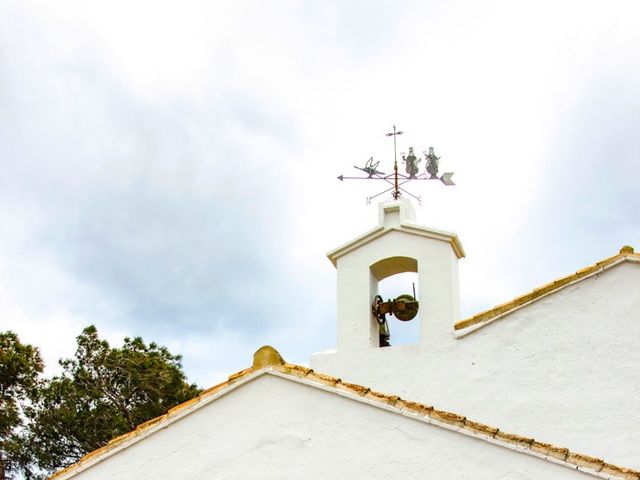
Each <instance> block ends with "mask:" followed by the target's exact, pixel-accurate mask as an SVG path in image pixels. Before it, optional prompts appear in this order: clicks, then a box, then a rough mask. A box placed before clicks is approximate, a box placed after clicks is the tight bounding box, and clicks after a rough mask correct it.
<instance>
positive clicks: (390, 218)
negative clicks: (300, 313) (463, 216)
mask: <svg viewBox="0 0 640 480" xmlns="http://www.w3.org/2000/svg"><path fill="white" fill-rule="evenodd" d="M378 209H379V210H378V226H377V227H375V228H373V229H372V230H369V231H368V232H366V233H365V234H363V235H361V236H359V237H356V238H355V239H353V240H351V241H350V242H348V243H346V244H344V245H342V246H340V247H338V248H336V249H335V250H332V251H331V252H329V253H328V254H327V256H328V257H329V260H331V262H332V263H333V264H334V266H335V267H336V270H337V290H338V291H337V323H338V345H337V351H338V353H341V352H343V351H345V352H346V351H353V352H361V353H365V352H366V351H367V350H369V349H378V348H379V347H380V346H381V345H380V335H379V332H380V325H379V322H378V321H377V318H376V315H375V314H374V313H372V307H373V305H374V303H375V300H376V296H377V295H378V283H379V282H380V281H382V280H384V279H385V278H387V277H390V276H391V275H395V274H397V273H403V272H414V273H417V274H418V285H419V290H418V292H416V294H417V299H416V300H417V301H418V303H419V307H418V314H417V315H418V318H419V319H420V340H419V344H420V345H423V346H425V347H428V345H430V344H432V343H434V342H436V341H437V340H438V338H442V337H443V336H447V335H452V333H453V324H454V323H455V322H456V321H457V320H458V319H459V308H460V306H459V303H460V301H459V287H458V259H459V258H462V257H464V250H463V249H462V245H461V244H460V241H459V240H458V237H457V236H456V235H455V234H453V233H448V232H443V231H439V230H434V229H430V228H425V227H422V226H419V225H417V224H416V223H415V211H414V209H413V206H412V205H411V202H410V201H409V200H395V201H391V202H387V203H381V204H380V205H379V207H378ZM392 335H393V333H392ZM391 348H394V347H391Z"/></svg>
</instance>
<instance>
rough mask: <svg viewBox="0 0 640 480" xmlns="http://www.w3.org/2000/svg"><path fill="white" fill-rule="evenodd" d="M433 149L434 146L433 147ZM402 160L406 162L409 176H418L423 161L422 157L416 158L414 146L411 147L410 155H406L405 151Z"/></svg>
mask: <svg viewBox="0 0 640 480" xmlns="http://www.w3.org/2000/svg"><path fill="white" fill-rule="evenodd" d="M431 149H432V150H433V147H432V148H431ZM402 161H403V162H404V163H406V164H407V165H406V171H407V173H408V174H409V178H416V175H417V174H418V171H419V170H420V169H419V168H418V164H419V163H420V162H421V161H422V159H420V158H416V156H415V155H414V153H413V147H409V155H407V156H406V157H405V155H404V153H403V154H402Z"/></svg>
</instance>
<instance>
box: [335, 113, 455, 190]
mask: <svg viewBox="0 0 640 480" xmlns="http://www.w3.org/2000/svg"><path fill="white" fill-rule="evenodd" d="M403 133H404V132H402V131H399V130H396V126H395V125H394V126H393V132H390V133H387V137H393V173H390V174H385V173H384V172H381V171H379V170H378V165H379V164H380V161H379V160H378V161H377V162H374V161H373V157H371V158H370V159H369V160H367V162H366V163H365V165H364V167H356V166H355V165H354V168H357V169H358V170H360V171H362V172H364V173H366V174H367V176H366V177H345V176H344V175H340V176H339V177H338V180H340V181H343V180H383V181H385V182H387V183H388V184H390V185H391V187H389V188H387V189H386V190H383V191H382V192H379V193H376V194H375V195H373V196H371V197H367V202H371V200H373V199H374V198H376V197H378V196H380V195H382V194H384V193H387V192H388V191H391V196H392V197H393V199H394V200H399V199H400V198H402V193H406V194H407V195H409V196H411V197H413V198H415V199H416V200H418V202H420V201H421V198H420V197H417V196H415V195H414V194H413V193H411V192H409V191H407V190H405V189H404V188H402V186H403V185H404V184H405V183H407V182H410V181H411V180H440V181H441V182H442V183H444V184H445V185H446V186H452V185H455V183H453V180H451V177H452V176H453V172H445V173H443V174H442V175H441V176H440V177H438V160H440V157H437V156H436V154H435V152H434V151H433V147H429V151H428V152H422V153H423V155H424V156H425V165H426V168H425V171H424V172H422V173H420V168H419V165H418V164H419V163H420V162H421V161H422V158H418V157H416V155H415V153H413V147H409V153H408V154H404V153H401V154H400V155H402V161H403V162H404V163H405V172H406V173H399V172H398V158H397V147H396V137H397V136H398V135H402V134H403Z"/></svg>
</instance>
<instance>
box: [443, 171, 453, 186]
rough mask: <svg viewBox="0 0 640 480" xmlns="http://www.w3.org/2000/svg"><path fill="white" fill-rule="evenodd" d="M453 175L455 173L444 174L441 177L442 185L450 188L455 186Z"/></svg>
mask: <svg viewBox="0 0 640 480" xmlns="http://www.w3.org/2000/svg"><path fill="white" fill-rule="evenodd" d="M453 173H454V172H446V173H443V174H442V176H441V177H440V181H442V183H444V184H445V185H446V186H448V187H450V186H452V185H455V183H453V180H451V177H453Z"/></svg>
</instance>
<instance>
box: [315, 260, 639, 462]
mask: <svg viewBox="0 0 640 480" xmlns="http://www.w3.org/2000/svg"><path fill="white" fill-rule="evenodd" d="M421 287H422V283H421ZM421 307H422V306H421ZM365 321H369V320H368V319H366V320H365ZM423 321H424V322H426V325H425V326H424V327H423V328H427V329H428V328H429V322H430V321H431V319H430V318H425V319H424V320H423ZM438 335H439V337H438V338H436V339H434V343H432V344H420V345H402V346H398V347H390V348H382V349H381V348H369V349H367V350H349V349H340V348H339V349H338V352H337V353H324V354H317V355H314V356H313V357H312V359H311V367H312V368H314V369H315V370H316V371H320V372H324V373H328V374H330V375H334V376H337V377H341V378H342V379H343V380H346V381H349V382H354V383H360V384H363V385H366V386H369V387H371V388H374V389H378V390H380V391H383V392H387V393H392V394H397V395H400V396H401V397H404V398H408V399H411V400H417V401H420V402H423V403H427V404H432V405H434V406H436V407H437V408H441V409H445V410H450V411H454V412H456V413H459V414H462V415H465V416H467V417H468V418H471V419H474V420H477V421H481V422H484V423H487V424H491V425H494V426H497V427H499V428H501V429H502V430H505V431H510V432H514V433H518V434H521V435H525V436H530V437H534V438H536V439H537V440H540V441H545V442H550V443H554V444H557V445H561V446H565V447H568V448H570V449H572V450H574V451H578V452H582V453H586V454H590V455H593V456H596V457H600V458H604V459H605V460H607V461H609V462H612V463H617V464H620V465H624V466H627V467H632V468H635V469H640V348H639V347H638V341H639V340H640V264H638V263H630V262H627V263H623V264H621V265H618V266H615V267H613V268H611V269H609V270H607V271H605V272H604V273H602V274H599V275H596V276H594V277H591V278H588V279H586V280H584V281H582V282H580V283H577V284H575V285H573V286H569V287H567V288H565V289H563V290H560V291H559V292H557V293H555V294H552V295H550V296H547V297H545V298H543V299H541V300H539V301H537V302H535V303H533V304H531V305H529V306H527V307H524V308H522V309H520V310H518V311H516V312H513V313H512V314H510V315H508V316H506V317H505V318H503V319H501V320H498V321H496V322H494V323H493V324H490V325H488V326H485V327H484V328H482V329H480V330H478V331H476V332H475V333H472V334H470V335H468V336H466V337H463V338H460V339H455V338H454V331H453V322H451V324H450V325H449V327H448V329H447V331H444V330H440V329H438Z"/></svg>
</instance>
